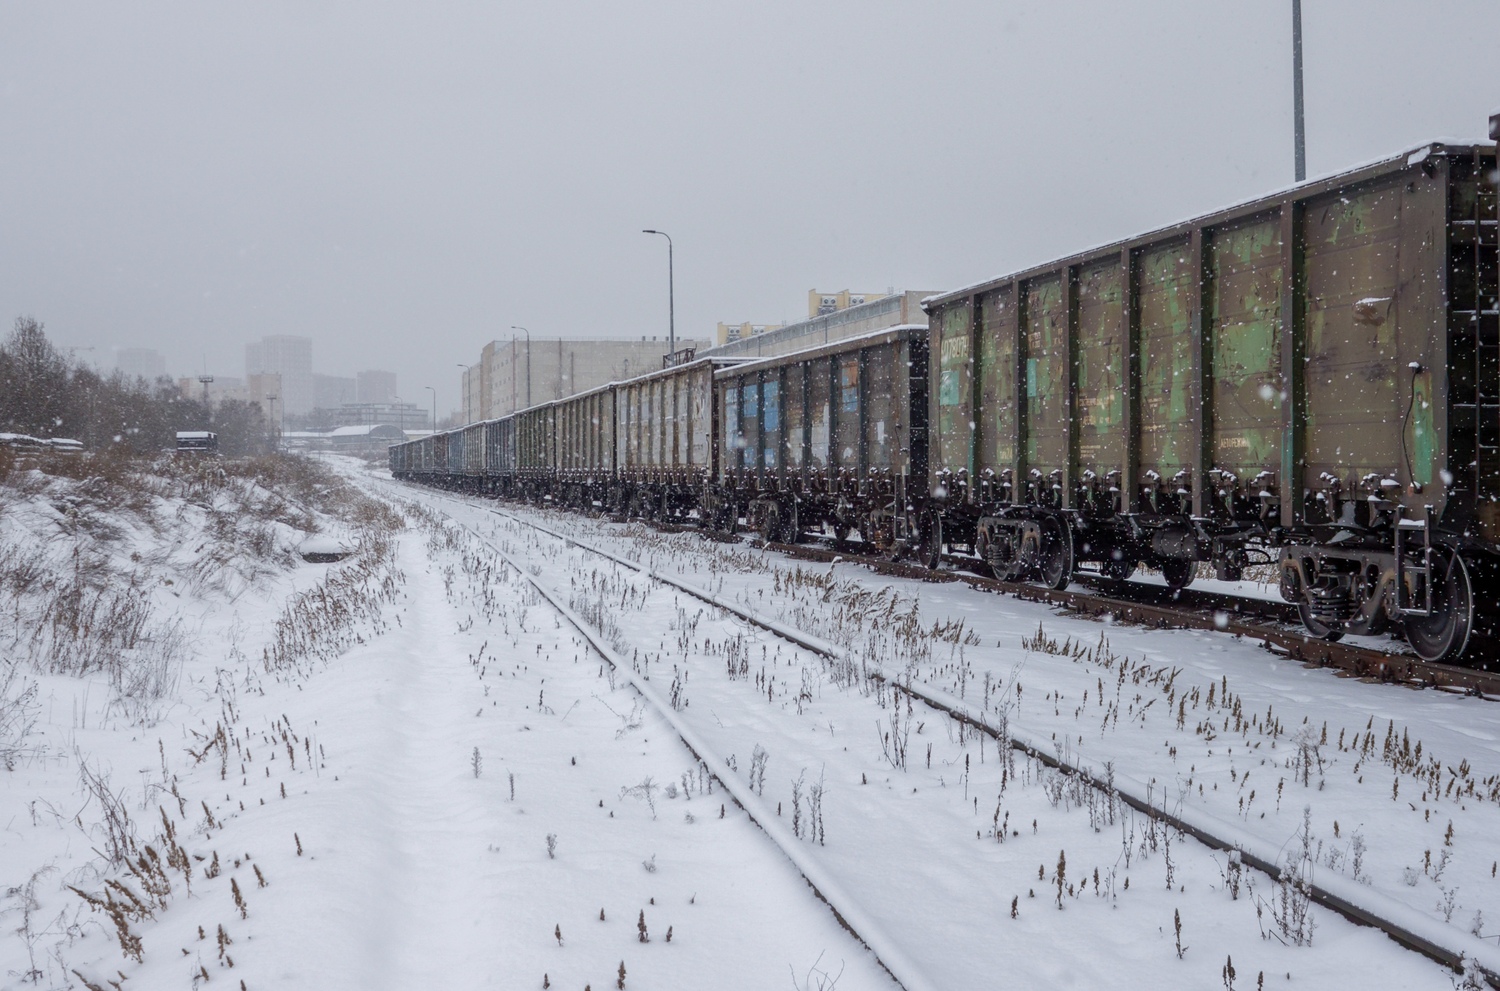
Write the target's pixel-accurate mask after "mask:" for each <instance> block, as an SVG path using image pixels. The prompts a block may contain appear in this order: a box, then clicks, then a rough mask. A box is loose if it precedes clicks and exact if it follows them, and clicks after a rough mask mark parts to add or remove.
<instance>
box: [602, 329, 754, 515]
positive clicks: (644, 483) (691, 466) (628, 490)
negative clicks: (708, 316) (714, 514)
mask: <svg viewBox="0 0 1500 991" xmlns="http://www.w3.org/2000/svg"><path fill="white" fill-rule="evenodd" d="M741 361H743V359H734V358H699V359H696V360H690V361H686V362H684V363H682V364H677V365H672V366H670V367H668V368H664V369H662V370H661V371H658V372H651V373H649V374H647V375H642V376H640V377H638V378H633V379H630V380H629V381H626V382H621V383H618V384H617V385H616V386H615V388H614V397H615V464H616V466H617V469H618V487H617V489H616V494H615V496H614V498H613V500H612V501H613V504H614V507H615V508H616V509H618V510H620V511H623V512H626V513H628V514H630V515H632V516H644V517H647V518H649V519H667V518H672V517H678V518H681V517H688V516H692V515H693V514H701V513H702V512H703V511H704V510H705V509H709V510H710V511H711V509H712V508H713V506H717V505H719V501H718V500H717V498H716V496H715V494H714V493H713V491H712V488H711V486H712V482H713V481H714V479H715V464H716V461H715V459H716V457H717V455H718V451H719V438H718V435H717V433H716V432H715V428H716V423H715V420H714V418H713V388H714V372H715V371H716V370H717V369H720V368H724V367H726V366H728V365H732V364H736V363H738V362H741ZM710 504H712V505H710Z"/></svg>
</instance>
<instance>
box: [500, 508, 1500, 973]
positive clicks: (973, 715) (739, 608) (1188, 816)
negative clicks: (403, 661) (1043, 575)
mask: <svg viewBox="0 0 1500 991" xmlns="http://www.w3.org/2000/svg"><path fill="white" fill-rule="evenodd" d="M490 512H492V513H494V514H496V515H498V516H501V517H503V518H506V519H508V520H511V521H513V522H515V523H518V524H520V525H523V526H527V527H530V528H532V529H534V530H536V531H538V532H540V533H544V534H547V535H548V536H551V537H553V538H556V539H558V540H561V541H563V542H564V543H566V544H569V545H571V546H573V547H577V548H579V549H580V550H583V551H585V552H587V553H591V554H595V555H597V556H600V557H603V558H605V559H607V560H609V561H612V562H614V563H615V564H617V565H619V566H621V567H624V568H627V569H630V570H632V571H634V572H636V573H638V574H641V575H643V576H645V577H647V578H649V579H650V580H652V581H657V582H661V583H663V584H665V585H668V586H670V587H672V588H674V589H676V590H677V591H679V592H682V593H684V594H686V595H689V596H692V597H693V598H696V599H698V600H700V601H702V602H704V603H706V604H709V605H712V606H715V607H717V608H719V609H723V610H725V611H727V612H729V613H732V614H733V615H735V616H737V617H739V618H740V619H742V620H744V621H745V622H747V623H750V624H752V625H755V626H757V627H759V628H761V629H763V630H766V631H768V632H770V633H772V634H774V635H776V636H778V637H781V638H783V639H786V640H788V641H790V642H792V643H795V644H796V645H798V646H800V647H802V648H804V649H806V650H808V651H811V652H812V653H814V654H817V655H820V656H822V657H825V658H829V659H837V658H840V657H841V651H840V650H839V648H838V647H836V646H835V645H833V644H831V643H829V642H827V641H826V640H823V639H822V638H820V637H817V636H815V635H813V634H809V633H806V632H804V631H802V630H799V629H797V628H796V627H793V626H790V625H788V624H786V623H782V622H780V621H778V620H773V619H769V618H767V617H764V616H761V615H760V614H759V613H758V612H756V611H755V610H753V609H750V608H748V607H746V606H743V605H740V604H738V603H735V602H732V601H729V600H726V599H723V598H722V597H720V596H717V595H714V594H713V593H711V592H708V591H706V590H704V589H701V588H698V587H696V586H694V585H692V584H690V583H688V582H684V581H682V580H680V579H678V578H676V577H674V576H671V575H666V574H662V573H661V572H658V571H655V570H654V569H652V568H649V567H647V566H645V565H642V564H640V563H638V562H635V561H631V560H630V559H628V558H626V557H623V556H621V555H618V554H614V553H612V552H610V551H607V550H604V549H602V548H599V547H596V546H593V545H592V544H589V543H587V542H585V541H581V540H579V539H577V538H575V537H570V536H568V535H567V534H563V533H559V532H558V531H556V530H553V529H551V528H549V527H546V526H543V525H541V524H539V523H536V522H535V521H533V520H529V519H525V518H523V517H521V516H517V515H515V514H513V513H509V512H506V511H504V510H499V509H491V510H490ZM765 546H767V547H769V548H770V549H774V550H778V551H781V552H783V553H787V554H790V555H792V556H796V557H802V558H804V559H810V560H827V561H831V560H833V559H834V558H842V559H843V560H845V561H848V560H851V557H850V555H848V554H847V553H840V552H835V551H832V550H821V549H817V548H811V547H806V546H802V545H780V544H767V545H765ZM852 560H855V561H858V562H859V563H864V564H869V565H871V566H875V567H876V570H877V571H878V572H880V573H882V574H888V575H892V576H901V577H915V578H921V579H924V580H937V581H965V582H968V583H970V584H971V585H974V587H976V588H984V589H987V590H992V591H999V592H1004V593H1008V594H1016V595H1017V597H1018V598H1022V599H1027V600H1029V601H1037V602H1051V603H1057V604H1060V605H1063V606H1065V607H1069V608H1072V609H1074V610H1075V611H1078V612H1081V613H1085V614H1092V615H1103V614H1105V613H1108V614H1110V615H1113V616H1115V618H1116V620H1117V621H1127V622H1138V623H1142V624H1144V625H1154V626H1157V627H1159V628H1162V629H1172V628H1177V629H1182V628H1188V623H1187V622H1185V615H1184V612H1183V610H1181V609H1180V608H1179V609H1176V610H1170V611H1169V610H1165V609H1163V608H1162V607H1160V606H1155V605H1149V604H1140V603H1132V602H1126V601H1122V600H1117V599H1109V598H1106V597H1103V596H1095V595H1092V594H1090V593H1077V592H1056V591H1053V590H1050V589H1042V588H1034V587H1032V586H1017V585H1014V584H1013V583H1008V582H999V581H995V580H994V579H987V578H982V577H979V576H973V575H959V574H956V573H951V572H938V573H936V574H934V573H933V572H929V571H927V569H924V568H917V567H915V566H912V565H906V564H901V563H893V562H888V561H878V560H874V559H867V558H864V557H862V556H857V555H856V556H855V557H853V558H852ZM533 584H535V583H534V582H533ZM538 587H540V586H538ZM544 594H545V593H544ZM1272 605H1274V603H1272ZM1094 607H1097V611H1091V610H1092V609H1094ZM1158 614H1159V615H1158ZM569 618H570V620H571V621H572V622H574V623H575V624H577V623H579V622H581V621H580V620H577V619H576V618H574V617H572V616H571V615H570V616H569ZM1235 625H1236V624H1231V625H1228V626H1226V625H1221V624H1219V623H1211V624H1210V625H1207V626H1202V625H1197V626H1194V627H1193V628H1202V629H1219V630H1221V631H1224V632H1229V633H1236V632H1238V631H1236V630H1235V629H1234V626H1235ZM1242 625H1245V629H1244V631H1243V632H1239V633H1238V635H1242V636H1254V637H1259V638H1262V639H1263V640H1265V641H1267V642H1269V643H1279V642H1282V641H1280V640H1279V639H1277V640H1273V639H1271V637H1270V636H1268V634H1270V633H1274V632H1275V631H1266V630H1263V629H1262V628H1261V627H1259V626H1254V627H1251V626H1249V625H1248V624H1242ZM585 635H586V636H590V638H591V640H592V638H593V637H594V636H595V634H593V633H592V631H585ZM1282 635H1285V634H1282ZM1290 636H1291V637H1292V638H1293V639H1296V640H1303V641H1305V640H1307V639H1308V638H1306V637H1300V636H1296V635H1290ZM1317 643H1318V645H1319V646H1322V647H1327V648H1333V649H1335V650H1349V649H1352V648H1347V647H1344V646H1343V645H1341V644H1332V643H1324V642H1317ZM1365 653H1369V654H1374V655H1376V656H1380V657H1384V658H1386V661H1387V663H1389V661H1390V660H1391V659H1392V658H1393V657H1394V655H1380V654H1379V652H1378V651H1366V652H1365ZM612 663H617V662H614V661H612ZM863 663H864V665H865V666H866V669H867V670H868V671H869V673H870V676H871V677H874V678H878V679H880V680H882V681H884V682H885V683H886V684H888V685H890V686H891V687H893V688H895V689H896V690H898V691H901V692H903V693H906V694H908V695H910V696H912V697H913V698H914V699H917V700H919V701H921V702H922V703H924V704H925V705H927V706H929V707H930V708H932V709H933V710H935V711H937V712H938V713H941V714H943V715H946V716H948V717H950V718H952V719H955V720H958V721H960V722H963V723H965V724H967V725H969V726H971V727H973V728H975V729H977V730H979V731H980V732H983V733H985V734H987V735H989V736H990V737H992V738H993V739H995V740H996V741H997V743H999V744H1001V745H1008V746H1011V747H1013V748H1015V749H1016V750H1019V751H1021V752H1023V753H1025V754H1027V755H1028V756H1030V757H1032V758H1034V759H1036V760H1037V761H1039V762H1041V763H1043V764H1045V765H1047V766H1049V767H1052V768H1056V769H1058V770H1061V771H1063V772H1064V773H1067V774H1072V775H1078V776H1080V777H1081V778H1083V779H1085V780H1087V781H1088V782H1089V783H1090V784H1091V785H1092V786H1093V787H1095V788H1097V789H1099V790H1101V791H1104V792H1113V793H1114V794H1115V795H1116V796H1118V798H1119V799H1120V800H1121V801H1122V802H1123V803H1125V804H1126V805H1128V806H1130V807H1131V808H1134V809H1135V810H1137V811H1138V812H1141V813H1144V814H1146V815H1148V816H1151V817H1152V818H1154V819H1157V820H1158V821H1161V822H1164V823H1166V824H1167V825H1169V826H1171V827H1173V828H1174V829H1177V830H1178V831H1179V832H1182V833H1186V834H1188V835H1191V836H1192V837H1194V838H1195V839H1197V840H1199V841H1200V842H1202V843H1203V844H1204V845H1205V846H1208V847H1210V848H1212V849H1214V850H1218V851H1223V852H1226V853H1228V852H1231V851H1238V852H1239V855H1240V856H1241V858H1242V861H1243V863H1245V864H1247V865H1248V866H1250V867H1253V868H1255V869H1256V870H1259V871H1261V872H1263V873H1265V874H1267V875H1269V876H1270V877H1271V878H1272V879H1275V878H1276V877H1277V876H1278V875H1279V873H1280V870H1281V868H1280V865H1279V862H1278V860H1279V854H1280V853H1281V850H1280V849H1279V848H1277V847H1276V846H1274V845H1271V844H1267V843H1266V842H1265V841H1263V840H1261V839H1259V838H1258V837H1254V836H1252V835H1250V834H1247V833H1246V832H1245V831H1244V830H1242V829H1241V828H1240V827H1238V826H1237V825H1235V824H1233V823H1228V822H1225V821H1223V820H1220V819H1218V818H1217V817H1215V816H1212V815H1210V814H1206V813H1202V812H1200V811H1194V812H1192V813H1186V812H1181V811H1173V810H1171V809H1169V808H1167V807H1166V803H1165V801H1164V799H1161V798H1160V797H1159V796H1158V798H1156V799H1153V791H1152V787H1151V786H1150V785H1148V784H1147V783H1145V782H1141V781H1138V780H1135V779H1134V778H1132V777H1129V776H1127V775H1124V774H1121V773H1118V772H1116V771H1115V770H1114V769H1113V768H1108V767H1106V766H1105V765H1102V764H1100V763H1099V762H1097V761H1093V760H1087V759H1084V758H1081V757H1077V756H1074V755H1070V754H1064V753H1060V752H1059V751H1058V750H1057V749H1056V748H1055V746H1054V745H1053V744H1052V742H1050V741H1049V740H1047V739H1046V738H1045V737H1044V736H1042V735H1041V734H1036V735H1032V734H1028V733H1027V732H1026V731H1025V730H1024V729H1021V728H1019V727H1017V725H1016V724H1015V721H1014V720H1010V721H1008V722H1007V723H1006V724H1005V725H1004V726H1003V727H1002V726H998V725H996V724H995V722H994V721H992V719H991V716H990V713H989V712H988V711H986V710H982V709H978V708H976V707H975V706H973V705H972V704H970V703H968V702H966V701H964V700H963V699H960V698H958V697H956V696H954V695H951V694H949V693H947V692H944V691H941V690H939V689H935V688H933V687H930V686H927V685H923V684H919V683H917V682H914V681H912V680H911V679H903V678H901V677H900V672H895V671H890V670H885V669H883V668H882V667H881V666H880V665H879V664H878V663H872V662H870V661H869V660H868V659H865V660H864V661H863ZM1314 663H1315V662H1314ZM1412 663H1416V664H1420V662H1417V661H1416V660H1415V658H1413V659H1412ZM617 666H618V665H617ZM1325 666H1326V665H1325ZM1427 667H1431V665H1427ZM623 670H625V671H627V672H628V671H629V665H628V664H627V665H625V667H624V669H623ZM1387 670H1399V668H1396V667H1394V666H1392V667H1390V668H1388V669H1387ZM1386 680H1394V679H1390V678H1388V679H1386ZM647 687H648V690H649V686H647ZM685 739H686V737H685ZM689 745H690V746H691V744H689ZM703 756H704V755H703V754H702V753H700V757H703ZM710 766H712V765H710ZM727 784H728V782H726V785H727ZM1158 802H1160V804H1158ZM809 881H810V883H811V879H809ZM815 886H816V885H815ZM1311 888H1312V891H1311V894H1312V900H1313V901H1314V902H1316V903H1317V904H1319V905H1322V906H1323V907H1325V908H1328V909H1330V910H1332V911H1334V912H1337V913H1338V914H1339V915H1341V916H1343V917H1345V918H1347V919H1349V920H1350V921H1353V922H1355V923H1358V924H1360V925H1365V926H1369V927H1372V928H1375V929H1378V930H1380V931H1381V932H1383V933H1385V934H1386V935H1387V936H1389V937H1390V938H1391V939H1393V940H1395V941H1396V942H1397V943H1400V944H1401V945H1402V946H1405V947H1407V948H1408V949H1411V950H1414V951H1416V952H1418V953H1421V954H1423V955H1424V956H1427V957H1429V958H1431V959H1433V960H1436V961H1438V962H1439V963H1442V964H1445V965H1447V966H1449V967H1453V968H1454V969H1456V970H1461V969H1462V968H1463V966H1464V963H1465V961H1466V960H1469V961H1476V962H1477V963H1478V964H1479V967H1480V969H1481V970H1482V971H1483V972H1484V974H1485V976H1486V978H1487V980H1488V981H1489V983H1490V984H1491V985H1492V986H1493V987H1496V988H1500V949H1497V948H1496V947H1493V946H1489V945H1488V944H1486V943H1483V942H1481V941H1479V940H1478V939H1476V938H1473V937H1470V936H1467V935H1465V934H1463V933H1461V932H1460V931H1459V930H1457V929H1455V928H1453V927H1451V926H1449V925H1447V924H1444V923H1441V922H1438V921H1437V920H1435V919H1428V918H1424V917H1420V916H1418V915H1417V914H1416V913H1413V912H1412V911H1411V910H1410V908H1409V907H1408V906H1406V905H1404V904H1402V903H1400V902H1398V901H1396V900H1394V899H1391V898H1389V897H1386V896H1382V895H1380V894H1378V893H1375V892H1372V891H1370V890H1369V889H1368V888H1366V887H1364V886H1363V885H1361V884H1359V883H1357V882H1352V881H1349V880H1348V879H1345V878H1342V877H1332V878H1328V879H1322V880H1318V881H1316V882H1313V883H1312V885H1311ZM830 905H832V902H831V901H830ZM835 911H836V912H837V911H838V909H837V907H836V906H835ZM841 918H842V917H841ZM845 924H846V925H847V922H846V923H845ZM851 931H855V930H853V929H852V928H851ZM892 973H893V976H895V972H894V971H892ZM898 979H899V977H898ZM903 983H904V982H903Z"/></svg>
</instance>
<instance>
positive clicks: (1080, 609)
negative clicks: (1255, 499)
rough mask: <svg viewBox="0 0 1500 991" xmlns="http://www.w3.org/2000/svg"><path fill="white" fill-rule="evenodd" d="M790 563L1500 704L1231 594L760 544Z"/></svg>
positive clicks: (1433, 669)
mask: <svg viewBox="0 0 1500 991" xmlns="http://www.w3.org/2000/svg"><path fill="white" fill-rule="evenodd" d="M758 545H759V546H764V547H765V548H766V549H768V550H774V551H776V552H778V553H781V554H785V555H787V556H788V557H794V558H799V559H802V560H807V561H821V562H830V563H831V562H833V561H836V560H837V561H843V562H846V563H853V564H860V565H863V566H865V567H867V568H869V569H871V570H872V571H874V572H876V573H877V574H881V575H887V576H889V577H893V578H913V579H917V580H919V581H955V582H958V581H961V582H964V583H966V584H968V585H969V586H971V587H973V588H978V589H983V590H985V591H989V592H995V593H998V594H1001V595H1010V596H1013V597H1015V598H1017V599H1022V600H1025V601H1028V602H1045V603H1050V604H1052V605H1056V606H1059V607H1061V608H1063V609H1066V610H1068V611H1069V612H1072V613H1075V614H1078V615H1082V616H1088V617H1091V618H1095V619H1101V620H1104V619H1107V620H1109V621H1110V622H1114V623H1129V624H1134V625H1138V626H1146V627H1150V628H1153V629H1161V630H1209V631H1215V632H1219V633H1223V634H1226V635H1229V636H1234V637H1241V638H1249V639H1252V640H1259V641H1260V642H1261V643H1262V644H1263V645H1264V646H1265V647H1266V649H1267V650H1270V651H1274V652H1276V653H1278V654H1281V655H1282V656H1284V657H1287V658H1290V659H1292V660H1296V661H1301V662H1302V663H1304V664H1307V665H1309V666H1311V667H1319V668H1334V669H1337V670H1338V671H1340V672H1344V673H1346V674H1347V675H1348V676H1350V677H1356V678H1361V679H1366V680H1369V681H1374V682H1382V683H1387V684H1402V685H1410V686H1413V687H1421V688H1432V689H1436V690H1439V691H1448V692H1457V693H1460V694H1465V695H1474V696H1479V697H1482V698H1485V699H1488V700H1491V701H1500V672H1496V671H1486V670H1483V669H1480V668H1467V667H1458V666H1456V665H1451V664H1431V663H1428V662H1425V661H1423V660H1421V659H1420V658H1418V657H1416V656H1415V655H1412V654H1406V653H1394V652H1391V651H1383V650H1379V649H1377V648H1373V647H1366V646H1360V645H1358V644H1349V643H1340V642H1335V641H1330V640H1322V639H1319V638H1316V637H1311V636H1308V635H1307V633H1305V632H1304V631H1302V630H1301V629H1298V628H1294V627H1293V626H1292V625H1291V624H1293V623H1296V622H1297V619H1296V611H1295V610H1294V609H1292V608H1291V607H1290V606H1288V605H1286V604H1284V603H1280V602H1270V601H1267V600H1265V599H1252V598H1246V597H1242V596H1233V595H1225V594H1222V593H1217V592H1206V591H1201V590H1197V589H1192V588H1187V589H1182V590H1180V591H1178V592H1172V591H1170V590H1168V589H1166V588H1165V587H1155V586H1151V585H1143V584H1140V583H1133V584H1131V585H1130V591H1131V593H1132V596H1133V597H1132V598H1124V597H1121V596H1120V595H1118V594H1110V592H1109V590H1108V584H1109V583H1108V582H1107V581H1106V580H1105V579H1103V578H1096V577H1094V576H1091V575H1078V576H1075V579H1074V580H1075V583H1078V584H1088V585H1090V586H1091V590H1090V591H1078V590H1074V589H1064V590H1062V591H1056V590H1054V589H1050V588H1044V587H1042V586H1039V585H1029V584H1025V583H1021V582H1005V581H1000V580H998V579H995V578H990V577H987V576H984V575H980V574H976V573H974V572H972V571H960V570H944V571H936V572H934V571H929V570H928V569H926V568H923V567H921V566H919V565H914V564H907V563H904V562H900V561H889V560H885V559H883V558H880V557H877V556H874V555H870V554H862V553H859V552H858V551H857V550H854V551H850V550H848V549H834V548H831V547H825V546H816V545H810V544H779V543H759V544H758ZM947 560H948V562H949V563H950V564H954V565H958V566H964V565H966V564H969V563H972V562H968V561H967V559H963V558H953V557H949V558H948V559H947Z"/></svg>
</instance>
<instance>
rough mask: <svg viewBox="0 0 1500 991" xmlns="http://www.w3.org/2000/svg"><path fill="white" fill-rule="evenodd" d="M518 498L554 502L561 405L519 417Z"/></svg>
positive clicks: (525, 412) (527, 411)
mask: <svg viewBox="0 0 1500 991" xmlns="http://www.w3.org/2000/svg"><path fill="white" fill-rule="evenodd" d="M514 419H515V423H516V427H515V431H516V469H515V483H514V484H515V490H516V491H515V494H516V495H518V496H520V497H521V498H525V499H531V500H536V501H543V500H550V499H551V498H552V489H553V485H554V484H555V482H556V480H557V404H556V403H548V404H546V405H543V406H533V407H531V408H530V409H523V410H521V411H520V412H519V413H517V414H515V418H514Z"/></svg>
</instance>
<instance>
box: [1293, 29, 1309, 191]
mask: <svg viewBox="0 0 1500 991" xmlns="http://www.w3.org/2000/svg"><path fill="white" fill-rule="evenodd" d="M1292 119H1293V122H1294V123H1293V126H1294V127H1295V129H1296V151H1295V158H1296V168H1297V181H1298V182H1302V181H1304V180H1305V179H1307V126H1306V122H1305V120H1304V118H1303V115H1302V0H1292Z"/></svg>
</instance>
